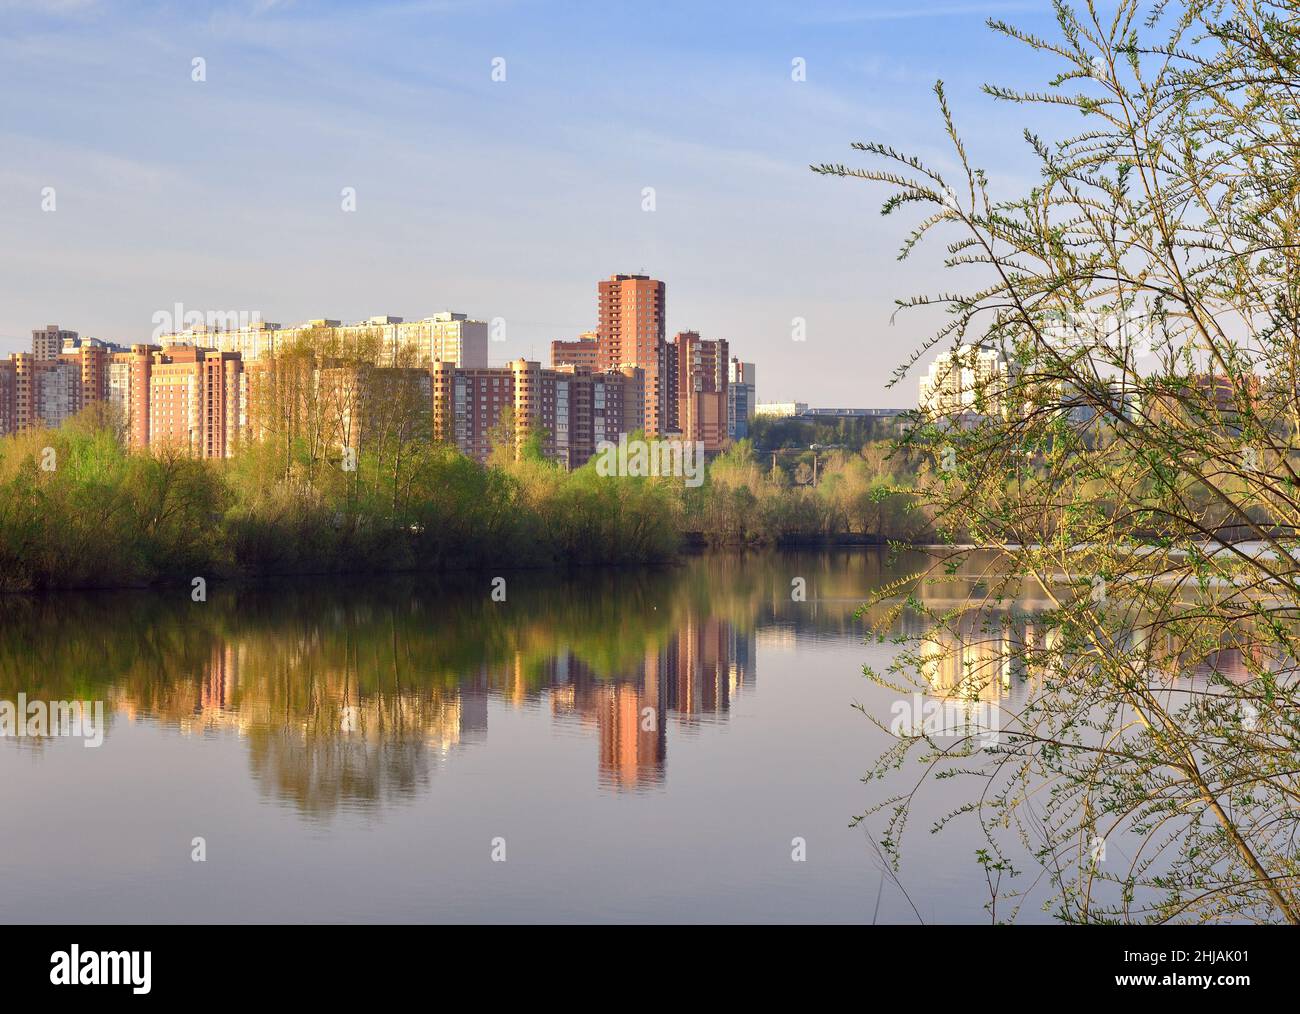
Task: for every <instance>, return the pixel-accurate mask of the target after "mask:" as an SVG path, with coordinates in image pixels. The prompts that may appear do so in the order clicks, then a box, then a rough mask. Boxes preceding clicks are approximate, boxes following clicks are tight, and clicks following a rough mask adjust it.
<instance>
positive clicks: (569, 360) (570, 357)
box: [551, 331, 600, 371]
mask: <svg viewBox="0 0 1300 1014" xmlns="http://www.w3.org/2000/svg"><path fill="white" fill-rule="evenodd" d="M557 366H577V367H581V368H582V369H584V370H592V371H595V370H599V369H600V341H599V340H598V336H597V334H596V332H595V331H584V332H583V333H582V334H580V335H578V337H577V338H575V339H573V340H572V341H565V340H562V339H557V340H556V341H553V342H551V368H552V369H554V368H555V367H557Z"/></svg>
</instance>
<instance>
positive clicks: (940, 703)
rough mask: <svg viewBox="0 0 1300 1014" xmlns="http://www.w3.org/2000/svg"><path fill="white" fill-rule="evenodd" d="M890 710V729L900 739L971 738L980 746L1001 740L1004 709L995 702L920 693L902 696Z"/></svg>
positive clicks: (993, 744)
mask: <svg viewBox="0 0 1300 1014" xmlns="http://www.w3.org/2000/svg"><path fill="white" fill-rule="evenodd" d="M890 711H891V712H892V715H893V717H892V718H891V719H890V721H889V731H890V732H891V733H892V734H893V735H895V736H897V737H898V738H900V739H913V738H916V737H919V736H926V737H928V738H930V739H940V738H963V739H965V738H969V739H973V740H974V741H975V742H976V743H977V744H978V745H979V746H996V745H997V744H998V743H999V742H1001V732H1002V711H1001V709H1000V708H999V707H998V705H997V704H996V703H995V702H993V701H968V700H962V699H958V698H951V697H950V698H944V699H942V700H936V699H935V698H932V697H931V698H927V697H926V696H925V695H924V694H919V693H917V694H913V695H912V696H911V697H910V698H908V697H903V698H899V699H898V700H896V701H895V702H894V703H893V705H892V707H891V708H890Z"/></svg>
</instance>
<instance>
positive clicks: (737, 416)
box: [727, 356, 758, 440]
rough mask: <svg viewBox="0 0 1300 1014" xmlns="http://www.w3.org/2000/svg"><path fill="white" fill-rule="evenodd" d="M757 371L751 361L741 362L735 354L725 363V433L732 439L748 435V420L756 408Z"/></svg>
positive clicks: (741, 438)
mask: <svg viewBox="0 0 1300 1014" xmlns="http://www.w3.org/2000/svg"><path fill="white" fill-rule="evenodd" d="M757 373H758V371H757V369H756V368H755V366H754V364H753V363H742V362H741V361H740V360H739V359H737V358H736V357H735V356H732V357H731V362H730V363H728V364H727V435H728V436H729V437H730V438H731V439H732V440H744V439H745V438H746V437H747V436H749V421H750V420H751V419H753V418H754V414H755V410H756V409H757V408H758V400H757V397H756V394H755V390H756V387H757V380H756V376H757Z"/></svg>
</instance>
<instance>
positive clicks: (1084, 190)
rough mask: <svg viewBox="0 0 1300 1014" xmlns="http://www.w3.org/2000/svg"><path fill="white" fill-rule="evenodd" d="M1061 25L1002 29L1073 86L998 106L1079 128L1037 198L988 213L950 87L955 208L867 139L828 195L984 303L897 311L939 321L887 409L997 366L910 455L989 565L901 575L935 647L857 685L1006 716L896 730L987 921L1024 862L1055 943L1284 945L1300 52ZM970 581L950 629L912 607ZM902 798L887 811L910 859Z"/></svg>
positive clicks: (1078, 20) (1119, 22) (1298, 495)
mask: <svg viewBox="0 0 1300 1014" xmlns="http://www.w3.org/2000/svg"><path fill="white" fill-rule="evenodd" d="M1054 7H1055V11H1056V16H1057V31H1056V32H1055V33H1053V35H1052V37H1050V38H1044V37H1038V36H1033V35H1029V34H1027V33H1024V32H1022V31H1020V30H1018V29H1016V28H1014V27H1012V26H1010V25H1007V24H1004V23H1002V22H997V21H992V22H990V27H991V28H992V29H993V30H994V31H995V32H997V33H1000V34H1001V35H1003V36H1004V37H1006V38H1008V39H1010V40H1014V41H1016V42H1018V43H1020V44H1023V45H1026V46H1028V47H1030V48H1032V49H1034V50H1036V51H1038V52H1040V53H1043V54H1046V55H1048V56H1050V57H1052V58H1053V59H1054V60H1055V61H1056V63H1057V64H1058V68H1059V69H1058V72H1057V74H1056V76H1055V77H1054V78H1052V80H1051V82H1050V84H1049V86H1048V87H1047V89H1045V90H1044V91H1042V92H1035V93H1029V94H1024V93H1019V92H1016V91H1012V90H1009V89H1006V88H1002V87H999V86H996V85H992V86H986V89H985V90H986V92H987V93H988V94H989V95H991V96H992V97H993V98H994V99H996V100H998V101H1001V102H1012V103H1027V104H1039V105H1044V106H1048V107H1056V108H1061V109H1064V110H1067V111H1069V112H1071V113H1073V114H1074V115H1076V116H1078V115H1080V114H1081V115H1082V117H1083V124H1084V130H1083V132H1082V133H1078V134H1074V135H1072V136H1067V137H1063V138H1060V139H1057V140H1046V139H1044V138H1041V137H1039V136H1036V135H1034V134H1032V133H1029V132H1026V134H1025V139H1026V141H1027V143H1028V145H1029V148H1030V151H1031V152H1032V155H1033V157H1034V158H1035V159H1036V160H1037V162H1038V164H1039V167H1040V172H1041V180H1040V182H1039V184H1038V185H1037V186H1036V187H1034V188H1033V189H1032V190H1031V191H1030V192H1029V193H1028V194H1026V195H1024V196H1021V197H1017V198H1012V199H1000V198H998V197H996V196H994V194H993V192H992V191H993V187H992V186H991V184H990V181H989V179H988V177H987V174H986V173H985V172H983V171H982V170H980V169H978V168H976V167H974V166H973V164H972V162H971V160H970V157H969V155H968V152H967V148H966V146H965V144H964V143H963V141H962V139H961V137H960V134H959V132H958V129H957V127H956V125H955V122H954V118H953V115H952V113H951V111H950V109H949V105H948V102H947V98H946V96H945V93H944V89H943V86H942V84H941V83H940V84H939V85H936V88H935V92H936V95H937V97H938V103H939V109H940V113H941V115H942V117H943V122H944V124H945V127H946V129H947V133H948V135H949V137H950V139H951V142H952V145H953V149H954V152H955V156H956V162H957V164H958V166H959V167H960V170H959V173H958V174H957V176H956V178H955V179H954V180H952V181H951V183H950V181H949V179H948V178H947V177H945V175H944V174H942V173H940V172H938V171H937V170H935V169H933V168H931V167H929V166H927V165H926V164H925V163H923V162H922V161H921V160H919V159H917V158H913V157H911V156H907V155H904V154H902V153H899V152H897V151H895V150H894V149H893V148H891V147H889V146H888V145H884V144H878V143H865V144H855V145H854V148H855V149H856V150H858V151H860V152H863V153H865V154H867V155H869V156H872V157H874V158H876V159H879V160H881V162H882V163H883V164H882V165H879V166H878V167H871V168H865V169H864V168H849V167H846V166H843V165H835V164H823V165H818V166H814V167H812V168H813V169H814V171H816V172H819V173H823V174H826V175H831V176H839V177H853V178H859V179H864V180H869V181H874V182H876V183H880V184H884V185H885V186H886V187H888V188H889V189H890V191H891V193H890V195H889V197H888V199H887V200H886V202H885V204H884V209H883V210H884V212H885V213H886V214H890V213H893V212H895V211H899V210H901V209H905V208H910V207H913V206H916V207H919V208H922V209H924V217H923V219H922V220H921V221H920V223H919V224H918V225H917V226H916V227H915V228H914V229H913V230H912V232H911V233H910V234H909V235H908V236H907V238H906V240H905V242H904V244H903V247H902V254H901V255H902V256H903V257H906V256H908V255H909V254H910V253H911V252H912V251H913V249H915V248H916V246H917V245H918V244H919V243H921V242H922V241H923V240H925V239H927V238H929V237H930V236H931V235H932V234H935V233H939V232H941V231H948V232H950V233H955V234H956V235H955V236H952V237H951V238H950V239H949V245H948V247H947V251H948V252H947V257H946V261H945V265H946V268H947V269H948V270H949V271H951V272H953V273H958V272H965V273H966V274H973V275H974V276H975V279H974V283H973V284H972V285H971V286H970V287H969V288H967V289H964V290H962V291H959V292H945V293H944V294H942V295H934V296H924V295H923V296H917V297H913V298H910V299H904V300H900V302H899V307H900V309H901V308H917V307H920V308H926V307H929V308H937V309H940V310H943V311H944V312H945V313H946V320H945V322H944V323H943V325H942V326H941V327H940V328H939V330H938V331H937V333H935V334H934V335H933V337H932V338H931V339H930V340H928V341H927V342H926V343H924V345H923V346H922V347H921V348H919V349H917V350H916V352H915V353H914V354H913V356H912V357H911V359H910V360H909V362H908V363H905V364H903V365H902V366H900V368H899V370H898V371H897V372H896V375H895V382H897V381H898V380H900V379H901V378H903V377H904V376H906V375H907V373H908V369H909V367H911V366H914V365H915V364H916V363H917V361H918V360H919V359H920V357H921V356H922V355H923V354H924V353H925V352H926V351H928V350H930V349H932V348H934V347H936V346H951V347H953V348H954V349H963V348H964V349H975V348H978V349H982V350H983V351H984V352H986V353H988V354H989V358H988V359H987V362H988V363H989V364H991V365H990V368H989V369H988V372H987V374H986V375H984V376H982V377H981V378H979V379H978V380H976V381H975V382H974V383H975V386H976V387H977V388H978V390H976V391H974V392H969V393H971V394H973V397H972V398H971V399H970V401H969V402H968V404H971V405H976V404H977V405H979V406H980V408H979V409H978V410H968V411H956V410H952V409H950V408H949V409H945V408H942V407H941V408H939V409H934V408H933V406H932V408H931V410H930V411H928V412H926V413H924V414H923V417H922V418H921V419H920V420H919V423H918V425H916V426H915V427H914V428H913V429H912V430H911V432H910V433H909V434H908V435H907V436H906V437H905V438H904V441H903V443H904V445H905V446H906V447H907V448H908V449H909V451H910V452H912V453H916V454H920V455H922V456H923V457H926V458H928V459H929V461H930V462H931V466H930V467H929V468H927V469H924V470H923V471H922V475H921V480H920V489H919V494H918V495H919V498H920V501H921V502H922V504H923V505H925V506H926V507H927V508H928V509H929V510H931V511H932V512H933V514H934V519H935V520H934V523H935V525H936V526H937V527H938V528H940V529H941V530H943V531H945V532H946V533H947V537H948V539H949V540H950V541H952V542H954V543H956V542H957V541H958V540H961V541H964V542H971V543H975V544H977V545H979V546H981V547H984V549H983V550H982V551H981V552H978V553H977V552H974V551H970V550H962V549H956V548H954V549H953V550H952V551H950V552H949V553H947V554H944V558H943V559H942V560H939V561H938V562H937V563H936V564H935V567H934V568H933V569H931V570H929V571H927V572H926V573H924V574H921V575H917V577H916V579H915V581H914V582H913V584H912V586H911V588H910V589H906V590H905V591H907V592H908V593H909V594H910V605H905V604H904V602H905V601H908V600H904V599H897V600H896V601H897V602H898V603H899V604H898V608H900V609H901V608H908V607H910V608H913V609H915V610H916V611H917V612H919V613H920V614H921V615H922V617H923V618H924V625H923V626H924V629H923V632H922V633H920V634H918V635H917V636H916V637H914V638H911V639H910V643H908V644H907V645H905V646H904V650H903V652H902V653H901V655H900V656H899V659H898V661H897V663H896V664H895V665H894V666H893V667H892V668H891V669H890V670H888V671H887V672H882V673H876V672H872V673H870V675H872V676H873V677H874V678H876V679H879V680H880V681H882V682H884V683H886V684H887V685H890V686H893V687H896V688H898V689H899V690H900V691H904V692H905V691H907V690H908V689H909V688H912V687H918V688H920V689H922V690H924V691H926V692H928V693H933V694H935V695H944V694H946V695H947V696H950V697H951V696H957V697H969V698H973V699H975V700H983V701H991V702H994V703H997V704H998V705H999V706H1000V708H1001V712H1000V713H1001V716H1002V717H1001V718H1000V729H999V731H998V737H997V738H998V744H997V746H996V747H989V746H988V745H987V743H988V740H987V738H981V737H980V736H977V735H961V736H958V737H956V738H955V739H952V740H945V741H942V742H941V741H940V740H939V739H936V737H934V736H933V735H924V734H923V735H919V736H912V735H903V736H901V737H900V739H899V742H898V744H897V747H896V749H895V750H894V751H891V753H890V755H889V756H887V757H884V758H882V759H881V765H882V766H881V768H880V769H879V771H881V772H883V771H884V770H886V769H887V768H888V767H889V766H890V765H892V764H894V763H896V762H897V761H898V760H899V759H900V758H901V757H902V756H904V755H912V754H916V755H920V756H921V757H922V758H923V759H924V762H925V770H926V771H927V772H931V773H932V772H935V771H941V770H948V771H953V770H956V769H960V770H961V771H962V772H965V773H966V777H969V778H971V779H973V780H974V782H975V785H974V786H973V787H972V790H971V797H970V798H971V801H972V802H971V805H970V807H969V809H970V811H971V812H973V813H974V814H975V815H976V818H977V819H979V820H980V821H981V823H982V825H983V827H984V828H985V831H986V834H987V837H988V840H989V848H988V849H987V850H984V851H983V852H982V853H981V856H980V859H979V861H981V862H982V863H984V864H985V866H986V869H988V870H990V871H991V876H990V885H991V889H992V891H993V898H992V899H991V906H992V907H993V910H994V912H995V914H996V915H1003V914H1005V913H1006V909H1005V908H999V907H998V905H999V903H1000V902H1002V901H1003V900H1004V898H1005V897H1006V896H1008V895H1010V896H1011V897H1012V899H1015V898H1019V897H1023V892H1020V891H1018V890H1016V889H1011V888H1010V887H1009V886H1008V885H1014V884H1018V883H1019V881H1017V880H1016V879H1015V877H1014V874H1016V873H1018V872H1020V871H1019V870H1017V869H1016V868H1015V864H1014V862H1013V859H1012V849H1011V846H1010V845H1009V842H1010V841H1011V839H1013V838H1015V837H1016V836H1019V837H1020V839H1021V841H1022V842H1024V843H1027V844H1028V846H1029V851H1030V853H1031V854H1032V856H1033V859H1034V861H1036V862H1037V863H1038V864H1039V865H1040V866H1041V868H1042V871H1043V873H1044V874H1045V875H1046V877H1047V878H1048V879H1049V881H1050V882H1051V883H1052V884H1053V885H1054V888H1055V903H1054V904H1055V909H1054V910H1055V912H1056V914H1057V915H1058V916H1059V917H1060V918H1061V919H1063V920H1067V921H1081V922H1094V921H1105V920H1124V921H1210V920H1220V919H1234V920H1254V921H1275V920H1284V921H1288V922H1298V921H1300V866H1298V865H1297V860H1296V856H1295V848H1294V840H1295V834H1296V833H1297V831H1300V827H1298V826H1297V815H1298V814H1300V811H1298V810H1297V808H1296V800H1297V797H1298V795H1300V783H1298V782H1297V777H1296V772H1297V770H1298V766H1297V761H1298V760H1300V692H1298V691H1300V688H1298V687H1297V680H1296V672H1297V670H1296V659H1297V657H1298V653H1297V650H1296V649H1297V644H1296V638H1297V634H1298V633H1300V628H1298V626H1297V620H1300V564H1298V563H1297V559H1298V557H1297V553H1298V552H1300V538H1298V537H1297V535H1298V528H1300V487H1298V485H1297V472H1296V468H1297V463H1298V461H1297V459H1298V455H1297V451H1296V448H1295V442H1296V438H1297V435H1298V434H1300V256H1298V255H1297V249H1298V248H1297V245H1296V236H1297V232H1298V231H1300V193H1298V192H1297V190H1298V187H1300V173H1298V172H1297V169H1298V168H1300V167H1298V166H1297V164H1296V163H1297V157H1298V153H1300V147H1297V131H1300V119H1297V109H1296V106H1297V104H1296V90H1297V87H1300V75H1298V74H1297V68H1300V34H1298V33H1297V30H1296V28H1295V26H1294V23H1293V22H1291V21H1289V20H1288V19H1289V18H1290V10H1291V7H1290V5H1286V4H1275V3H1270V2H1267V0H1226V2H1216V3H1210V2H1201V0H1189V2H1187V3H1186V4H1184V5H1183V6H1181V7H1175V6H1174V5H1172V4H1164V3H1161V4H1157V5H1156V6H1155V8H1154V10H1153V11H1152V12H1151V13H1150V16H1149V19H1147V20H1146V21H1145V22H1144V21H1143V12H1142V10H1141V9H1140V6H1139V4H1138V3H1137V2H1134V0H1121V2H1120V3H1119V5H1118V9H1117V10H1115V11H1114V12H1113V15H1111V16H1107V17H1104V18H1103V16H1102V15H1101V14H1100V13H1099V12H1098V10H1097V9H1096V8H1095V7H1094V6H1092V5H1091V4H1088V5H1087V6H1086V7H1085V8H1084V9H1083V10H1082V11H1081V12H1076V11H1075V10H1074V9H1073V8H1071V7H1069V6H1067V5H1066V4H1065V3H1063V2H1060V3H1056V4H1055V5H1054ZM994 354H996V355H994ZM972 372H974V371H972ZM963 382H964V381H963ZM976 566H978V569H979V581H978V582H977V583H976V582H971V583H970V585H969V586H970V587H972V588H974V589H977V591H976V592H974V593H972V595H971V597H970V598H969V599H968V600H967V601H966V602H964V603H961V604H960V605H956V606H954V605H953V604H952V599H951V597H949V596H934V595H927V593H926V589H927V587H932V586H933V584H934V583H935V582H937V581H942V580H952V579H954V577H955V576H959V575H960V574H961V573H962V571H963V568H965V569H966V571H967V572H970V571H971V570H972V568H974V567H976ZM944 673H946V674H947V676H946V677H943V678H940V674H944ZM945 683H946V686H940V685H936V684H945ZM1016 686H1020V687H1022V688H1024V689H1025V691H1026V692H1025V694H1024V698H1023V703H1021V704H1018V705H1014V706H1013V705H1011V703H1010V702H1011V701H1012V700H1017V699H1018V698H1017V697H1016V695H1015V694H1014V693H1011V690H1012V689H1013V688H1014V687H1016ZM909 800H910V794H902V795H899V796H896V797H892V798H891V799H890V800H887V801H886V802H885V803H883V804H882V806H881V808H879V809H878V810H876V811H874V812H875V813H885V814H887V815H888V824H889V832H888V834H887V835H886V843H887V847H888V848H889V849H891V850H892V851H893V852H894V855H895V857H897V854H898V849H899V841H900V838H901V835H902V831H903V829H904V828H905V826H906V822H907V817H908V814H909V812H910V803H909ZM864 816H867V815H864ZM1108 840H1109V841H1110V842H1111V843H1112V844H1115V843H1118V842H1119V841H1121V840H1123V841H1124V842H1126V843H1127V844H1126V846H1125V847H1124V849H1123V850H1122V853H1123V854H1124V855H1126V856H1128V857H1129V860H1128V861H1127V862H1119V863H1114V862H1113V863H1111V864H1107V863H1105V862H1102V861H1099V859H1098V853H1099V849H1098V843H1099V842H1100V843H1102V847H1101V849H1100V851H1101V852H1102V853H1104V852H1105V851H1106V850H1105V845H1104V843H1105V842H1106V841H1108ZM1117 851H1119V850H1116V849H1112V850H1111V854H1112V855H1115V854H1116V853H1117ZM992 871H997V873H998V874H1006V876H1001V877H999V876H993V875H992ZM1028 879H1031V880H1032V879H1033V878H1028ZM1012 911H1013V913H1014V909H1013V910H1012Z"/></svg>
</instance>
